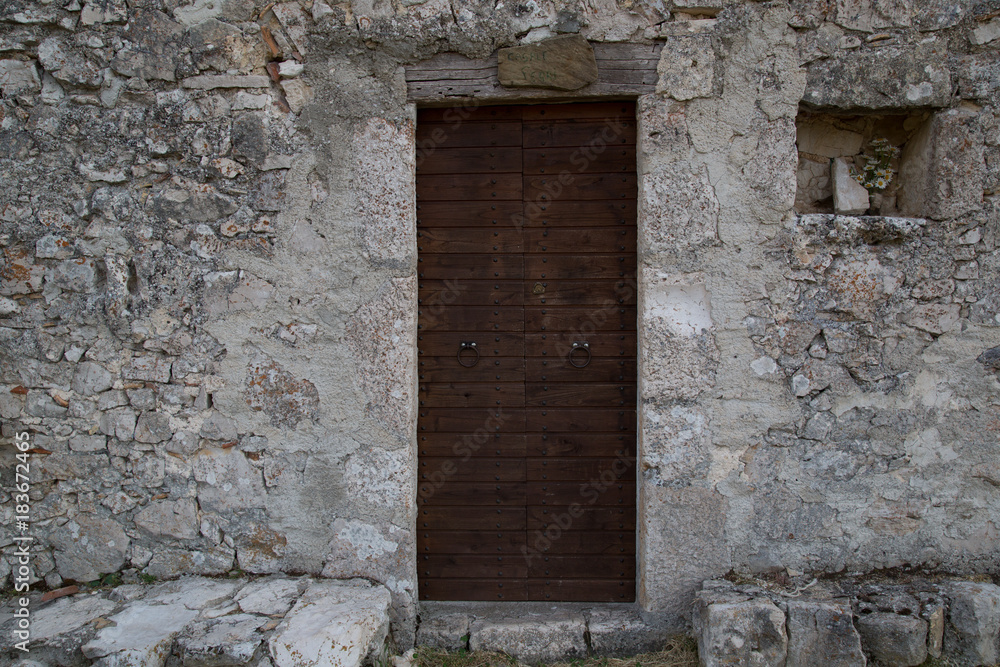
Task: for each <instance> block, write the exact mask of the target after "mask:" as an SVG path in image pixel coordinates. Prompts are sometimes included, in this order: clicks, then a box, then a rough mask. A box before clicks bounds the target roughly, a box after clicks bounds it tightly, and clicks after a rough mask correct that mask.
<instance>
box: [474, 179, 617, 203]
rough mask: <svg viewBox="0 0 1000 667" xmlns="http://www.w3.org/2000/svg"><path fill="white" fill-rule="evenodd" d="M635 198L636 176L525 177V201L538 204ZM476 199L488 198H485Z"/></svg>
mask: <svg viewBox="0 0 1000 667" xmlns="http://www.w3.org/2000/svg"><path fill="white" fill-rule="evenodd" d="M635 196H636V177H635V174H634V173H617V174H591V173H586V174H578V173H573V174H567V175H565V176H558V175H553V176H548V175H544V174H543V175H526V176H525V177H524V199H525V200H526V201H530V202H535V203H536V204H542V203H546V202H551V201H557V200H573V201H586V200H589V199H634V198H635ZM471 198H472V197H470V199H471ZM476 198H477V199H485V197H476ZM500 199H504V197H500Z"/></svg>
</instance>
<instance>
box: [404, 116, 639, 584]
mask: <svg viewBox="0 0 1000 667" xmlns="http://www.w3.org/2000/svg"><path fill="white" fill-rule="evenodd" d="M635 162H636V156H635V105H634V104H633V103H630V102H608V103H598V104H563V105H538V106H504V107H501V106H498V107H483V108H479V109H474V110H469V109H426V110H421V111H420V112H419V113H418V117H417V246H418V270H417V273H418V277H419V316H418V320H419V330H418V348H419V362H418V363H419V379H420V387H419V401H420V410H419V417H418V424H417V427H418V436H417V437H418V446H419V450H418V451H419V458H418V468H419V479H418V517H417V550H418V563H417V565H418V579H419V582H420V584H419V586H420V591H419V595H420V599H421V600H550V601H557V600H558V601H590V602H631V601H633V600H634V599H635V495H636V488H635V480H636V472H635V421H636V419H635V415H636V411H635V406H636V381H635V380H636V289H635V272H636V252H635V248H636V225H635V215H636V172H635Z"/></svg>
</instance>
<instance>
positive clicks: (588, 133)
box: [522, 118, 635, 148]
mask: <svg viewBox="0 0 1000 667" xmlns="http://www.w3.org/2000/svg"><path fill="white" fill-rule="evenodd" d="M634 144H635V121H634V120H631V119H627V120H622V119H618V118H616V119H611V120H607V121H604V122H603V123H600V124H597V125H595V124H594V123H593V122H592V121H589V120H586V119H582V120H579V121H577V120H575V119H567V120H560V121H555V122H549V121H525V122H524V124H523V126H522V145H523V146H524V147H525V148H542V147H545V148H551V147H553V146H571V147H580V146H599V145H606V146H628V145H634Z"/></svg>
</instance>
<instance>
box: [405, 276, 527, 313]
mask: <svg viewBox="0 0 1000 667" xmlns="http://www.w3.org/2000/svg"><path fill="white" fill-rule="evenodd" d="M522 303H524V283H523V282H522V281H520V280H506V281H505V280H452V279H448V280H420V282H418V283H417V305H418V306H419V307H422V308H427V309H428V313H433V312H434V309H435V308H440V307H445V306H496V305H499V306H520V305H521V304H522Z"/></svg>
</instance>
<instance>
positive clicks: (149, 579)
mask: <svg viewBox="0 0 1000 667" xmlns="http://www.w3.org/2000/svg"><path fill="white" fill-rule="evenodd" d="M139 581H141V582H142V583H144V584H151V583H153V582H154V581H156V577H154V576H153V575H151V574H146V573H145V572H140V573H139Z"/></svg>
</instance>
